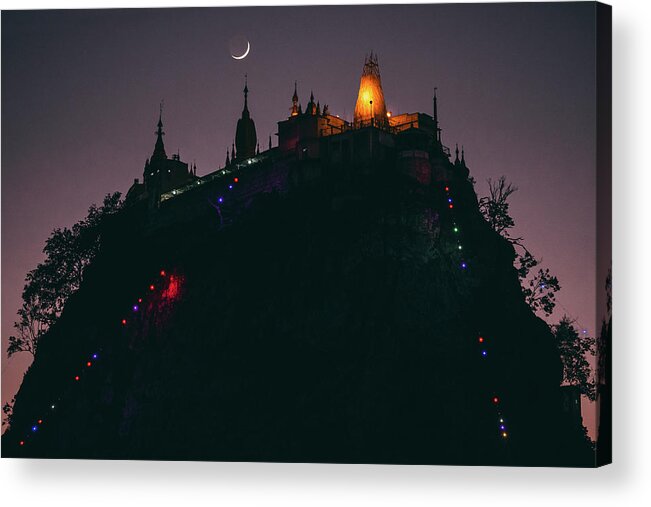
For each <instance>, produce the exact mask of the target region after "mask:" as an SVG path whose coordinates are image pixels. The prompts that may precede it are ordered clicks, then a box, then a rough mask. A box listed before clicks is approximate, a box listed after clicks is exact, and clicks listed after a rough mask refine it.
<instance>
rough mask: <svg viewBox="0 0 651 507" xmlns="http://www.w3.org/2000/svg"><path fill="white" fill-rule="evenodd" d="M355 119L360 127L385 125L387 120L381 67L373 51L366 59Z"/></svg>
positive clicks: (356, 124)
mask: <svg viewBox="0 0 651 507" xmlns="http://www.w3.org/2000/svg"><path fill="white" fill-rule="evenodd" d="M353 121H354V123H355V126H358V127H359V126H361V125H362V124H364V125H366V124H367V123H368V124H374V125H378V124H379V125H384V124H385V123H386V121H387V106H386V104H385V102H384V93H383V92H382V81H381V80H380V67H379V66H378V62H377V55H374V54H373V52H371V54H370V55H369V56H367V57H366V60H365V61H364V69H363V70H362V78H361V80H360V82H359V93H358V94H357V103H356V104H355V115H354V120H353Z"/></svg>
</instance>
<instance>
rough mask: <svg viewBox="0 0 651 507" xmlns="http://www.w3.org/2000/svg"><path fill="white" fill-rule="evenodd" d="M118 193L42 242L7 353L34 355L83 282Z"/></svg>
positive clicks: (117, 201)
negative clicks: (41, 340)
mask: <svg viewBox="0 0 651 507" xmlns="http://www.w3.org/2000/svg"><path fill="white" fill-rule="evenodd" d="M121 205H122V202H121V200H120V193H119V192H115V193H113V194H108V195H107V196H106V197H105V198H104V202H103V203H102V205H101V206H100V207H98V206H96V205H94V204H93V205H92V206H91V207H90V208H89V209H88V214H87V216H86V218H84V219H83V220H81V221H79V222H77V223H76V224H74V225H73V226H72V227H71V228H70V229H69V228H67V227H66V228H63V229H60V228H57V229H54V231H52V234H50V237H49V238H48V239H47V240H46V242H45V248H44V249H43V253H44V254H45V255H46V259H45V261H43V262H42V263H40V264H39V265H38V266H37V267H36V268H35V269H33V270H32V271H30V272H29V273H28V274H27V277H26V278H25V282H26V284H25V288H24V289H23V295H22V299H23V304H22V306H21V308H20V309H19V310H18V320H17V321H16V322H15V323H14V328H15V329H16V332H17V334H16V335H13V336H10V337H9V345H8V347H7V354H8V356H9V357H11V356H12V355H13V354H16V353H18V352H28V353H30V354H32V355H35V354H36V349H37V347H38V343H39V340H40V338H41V336H43V334H44V333H45V331H47V329H49V328H50V326H52V325H53V324H54V323H55V322H56V320H57V319H58V318H59V316H60V315H61V311H62V310H63V307H64V305H65V303H66V301H67V300H68V298H69V297H70V296H71V295H72V294H74V293H75V292H76V291H77V290H79V287H80V286H81V282H82V280H83V275H84V270H85V269H86V267H87V266H88V265H89V264H90V263H91V262H92V260H93V259H94V258H95V256H96V255H97V252H98V250H99V248H100V244H101V229H102V223H103V222H104V220H105V219H106V218H107V217H109V216H111V215H113V214H115V213H116V212H117V211H118V210H119V209H120V207H121Z"/></svg>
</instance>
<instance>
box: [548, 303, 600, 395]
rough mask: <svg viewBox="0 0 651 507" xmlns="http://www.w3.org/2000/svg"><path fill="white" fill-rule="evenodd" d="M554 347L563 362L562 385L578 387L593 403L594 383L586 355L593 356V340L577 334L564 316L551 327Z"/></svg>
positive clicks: (570, 322) (582, 334)
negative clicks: (556, 347) (555, 346)
mask: <svg viewBox="0 0 651 507" xmlns="http://www.w3.org/2000/svg"><path fill="white" fill-rule="evenodd" d="M553 332H554V337H555V338H556V345H557V346H558V350H559V352H560V355H561V361H562V362H563V383H566V384H570V385H575V386H578V387H579V390H580V391H581V394H583V395H585V396H587V397H588V399H590V400H592V401H594V400H595V398H596V392H595V383H594V379H593V377H592V372H591V369H590V363H589V362H588V359H587V357H586V356H587V355H594V353H595V350H594V346H595V339H594V338H592V337H591V336H588V335H587V334H585V333H579V332H578V331H577V330H576V328H575V327H574V322H573V321H572V320H571V319H570V318H569V317H567V316H566V315H565V316H563V318H562V319H561V320H560V322H559V323H558V324H556V325H555V326H554V327H553Z"/></svg>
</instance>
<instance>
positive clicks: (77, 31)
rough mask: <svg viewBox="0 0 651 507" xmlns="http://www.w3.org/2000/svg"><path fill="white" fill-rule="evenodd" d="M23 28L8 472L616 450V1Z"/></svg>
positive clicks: (9, 109) (8, 98) (150, 12)
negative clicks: (42, 467)
mask: <svg viewBox="0 0 651 507" xmlns="http://www.w3.org/2000/svg"><path fill="white" fill-rule="evenodd" d="M115 27H120V29H119V30H116V29H115ZM2 32H3V59H2V71H3V94H2V97H3V103H2V106H3V107H2V115H3V117H2V122H3V134H2V135H3V140H2V141H3V186H2V188H3V195H2V198H3V199H2V201H3V209H2V211H3V238H2V239H3V242H2V249H3V251H2V253H3V256H2V257H3V266H2V267H3V274H4V276H3V285H2V289H3V294H4V296H5V297H4V298H3V302H2V305H3V307H2V309H3V317H2V319H3V320H2V337H3V342H2V345H3V354H5V355H4V359H5V361H4V362H3V365H4V367H3V386H2V389H3V391H2V396H3V406H4V407H5V408H4V422H5V423H6V424H4V425H3V436H2V454H3V456H4V457H37V458H97V459H107V458H110V459H160V460H218V461H281V462H283V461H284V462H334V463H401V464H403V463H404V464H455V465H527V466H529V465H543V466H582V467H591V466H595V465H599V464H603V463H607V462H609V461H610V408H609V407H610V368H609V364H610V363H609V355H608V351H609V348H610V329H611V327H610V326H611V324H610V275H609V272H610V271H609V267H610V204H609V203H610V8H609V7H608V6H604V5H601V4H596V3H554V4H546V3H545V4H542V3H541V4H537V3H528V4H517V3H511V4H483V5H455V4H446V5H418V6H404V5H402V6H332V7H265V8H260V7H256V8H246V9H245V8H210V9H143V10H93V11H79V10H78V11H75V10H72V11H70V10H68V11H29V12H28V11H4V12H3V13H2ZM595 160H596V161H597V163H596V164H595ZM93 203H95V204H93ZM25 277H26V278H25ZM23 374H24V375H23Z"/></svg>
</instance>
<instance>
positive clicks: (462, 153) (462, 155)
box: [461, 144, 466, 164]
mask: <svg viewBox="0 0 651 507" xmlns="http://www.w3.org/2000/svg"><path fill="white" fill-rule="evenodd" d="M461 162H463V163H464V164H465V163H466V153H465V150H464V148H463V144H462V145H461Z"/></svg>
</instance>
